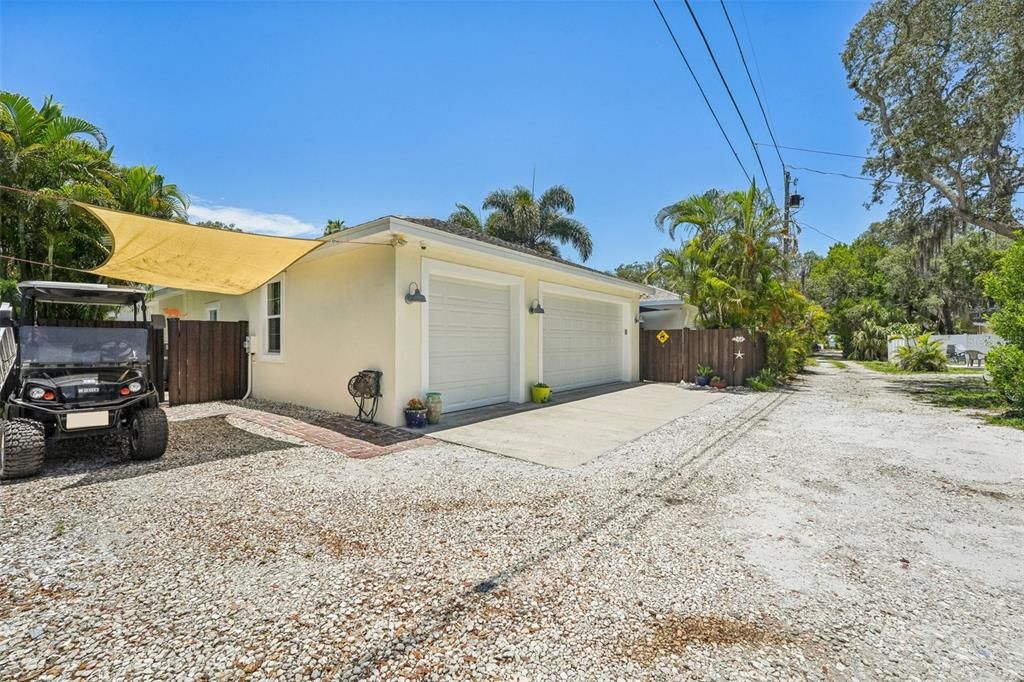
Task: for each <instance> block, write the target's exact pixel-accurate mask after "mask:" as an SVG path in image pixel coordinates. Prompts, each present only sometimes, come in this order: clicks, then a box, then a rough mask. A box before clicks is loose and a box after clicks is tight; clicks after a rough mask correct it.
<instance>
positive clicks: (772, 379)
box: [747, 367, 779, 391]
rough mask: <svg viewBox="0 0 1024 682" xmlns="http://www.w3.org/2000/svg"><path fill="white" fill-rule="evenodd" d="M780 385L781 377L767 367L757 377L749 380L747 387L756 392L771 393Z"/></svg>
mask: <svg viewBox="0 0 1024 682" xmlns="http://www.w3.org/2000/svg"><path fill="white" fill-rule="evenodd" d="M778 383H779V377H778V376H777V375H776V374H775V372H773V371H772V370H770V369H768V368H767V367H765V368H764V369H762V370H761V371H760V372H758V373H757V374H756V375H754V376H752V377H750V378H749V379H747V386H749V387H750V388H752V389H754V390H755V391H770V390H772V389H773V388H775V386H777V385H778Z"/></svg>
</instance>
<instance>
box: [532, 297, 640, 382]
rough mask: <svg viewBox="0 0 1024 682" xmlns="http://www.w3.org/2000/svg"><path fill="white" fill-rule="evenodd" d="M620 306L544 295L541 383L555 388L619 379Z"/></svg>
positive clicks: (620, 367) (620, 364)
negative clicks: (542, 381)
mask: <svg viewBox="0 0 1024 682" xmlns="http://www.w3.org/2000/svg"><path fill="white" fill-rule="evenodd" d="M625 338H626V337H625V334H624V328H623V326H622V306H620V305H618V304H616V303H608V302H605V301H592V300H588V299H583V298H571V297H568V296H552V295H545V296H544V340H543V343H544V347H543V354H544V355H543V360H544V383H546V384H548V385H549V386H551V387H552V388H554V389H562V390H565V389H569V388H582V387H583V386H595V385H597V384H608V383H611V382H613V381H622V344H623V343H624V342H625Z"/></svg>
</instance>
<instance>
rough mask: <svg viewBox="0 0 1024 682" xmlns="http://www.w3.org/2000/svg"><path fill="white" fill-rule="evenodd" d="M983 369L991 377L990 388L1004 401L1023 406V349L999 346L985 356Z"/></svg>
mask: <svg viewBox="0 0 1024 682" xmlns="http://www.w3.org/2000/svg"><path fill="white" fill-rule="evenodd" d="M985 367H987V368H988V371H989V374H990V375H991V376H992V386H993V387H995V389H996V390H997V391H999V392H1000V393H1002V394H1003V397H1004V398H1006V401H1007V402H1009V403H1012V404H1014V405H1024V349H1021V348H1020V347H1019V346H1011V345H1009V344H1001V345H999V346H996V347H995V348H993V349H992V350H990V351H989V353H988V355H986V356H985Z"/></svg>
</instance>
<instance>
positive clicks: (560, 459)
mask: <svg viewBox="0 0 1024 682" xmlns="http://www.w3.org/2000/svg"><path fill="white" fill-rule="evenodd" d="M721 397H723V396H722V394H721V393H718V392H712V391H696V390H687V389H684V388H681V387H679V386H676V385H674V384H643V385H640V386H635V387H633V388H628V389H625V390H620V391H615V392H613V393H604V394H601V395H595V396H592V397H589V398H584V399H582V400H576V401H573V402H570V403H566V404H562V405H550V406H548V407H544V408H541V409H534V410H529V411H526V412H518V413H515V414H510V415H506V416H503V417H497V418H495V419H488V420H486V421H480V422H476V423H473V424H467V425H464V426H455V427H452V428H448V429H444V428H442V429H438V430H435V431H432V432H431V434H430V436H431V437H432V438H437V439H438V440H443V441H447V442H449V443H458V444H459V445H467V446H469V447H472V448H476V449H478V450H484V451H486V452H492V453H495V454H498V455H506V456H508V457H515V458H516V459H522V460H526V461H527V462H534V463H536V464H543V465H545V466H549V467H555V468H557V469H570V468H572V467H575V466H579V465H581V464H585V463H587V462H589V461H590V460H592V459H594V458H595V457H598V456H600V455H601V454H603V453H605V452H608V451H609V450H612V449H614V448H617V447H618V446H620V445H622V444H623V443H628V442H629V441H631V440H634V439H636V438H639V437H640V436H642V435H644V434H645V433H648V432H650V431H653V430H654V429H656V428H658V427H659V426H662V425H664V424H667V423H668V422H670V421H673V420H675V419H678V418H679V417H683V416H685V415H687V414H690V413H691V412H694V411H696V410H699V409H700V408H701V407H704V406H705V405H707V404H709V403H711V402H713V401H715V400H718V399H719V398H721Z"/></svg>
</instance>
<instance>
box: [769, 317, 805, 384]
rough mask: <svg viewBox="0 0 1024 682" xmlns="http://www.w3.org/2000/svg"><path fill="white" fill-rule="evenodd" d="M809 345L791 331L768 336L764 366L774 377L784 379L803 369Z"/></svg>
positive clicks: (782, 331)
mask: <svg viewBox="0 0 1024 682" xmlns="http://www.w3.org/2000/svg"><path fill="white" fill-rule="evenodd" d="M809 349H810V343H809V342H808V341H807V339H804V338H803V337H802V336H801V335H800V334H799V333H798V332H796V331H795V330H793V329H786V330H780V331H774V332H771V333H769V334H768V348H767V353H766V356H767V357H766V365H767V368H768V370H770V371H771V372H772V373H773V374H775V376H776V377H780V378H785V377H790V376H793V375H794V374H796V373H797V372H798V371H799V370H800V369H802V368H803V366H804V363H805V362H806V361H807V356H808V354H809Z"/></svg>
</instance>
